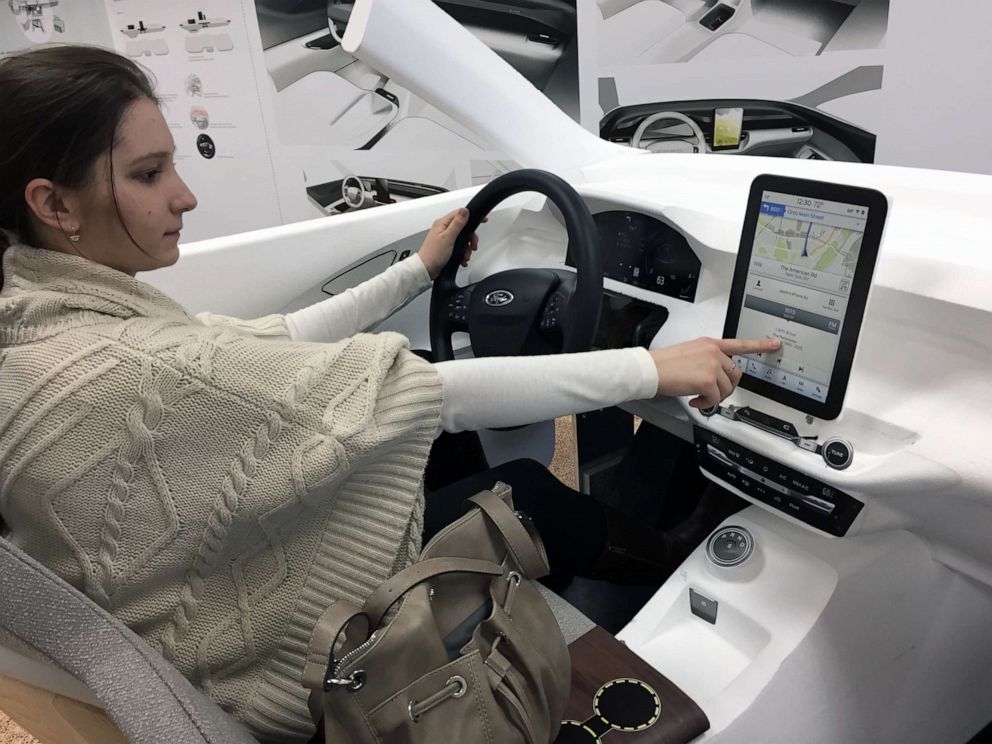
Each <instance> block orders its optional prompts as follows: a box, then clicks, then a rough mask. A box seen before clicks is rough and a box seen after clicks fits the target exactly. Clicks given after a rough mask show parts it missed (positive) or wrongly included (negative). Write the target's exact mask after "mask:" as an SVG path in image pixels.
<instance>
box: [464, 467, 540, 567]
mask: <svg viewBox="0 0 992 744" xmlns="http://www.w3.org/2000/svg"><path fill="white" fill-rule="evenodd" d="M500 487H502V488H504V489H507V490H508V489H509V486H506V485H505V484H503V483H497V484H496V486H495V487H494V490H492V491H480V492H479V493H477V494H476V495H475V496H473V497H472V498H470V499H469V501H470V502H472V503H473V504H475V505H476V506H477V507H479V508H480V509H482V511H483V513H484V514H485V515H486V516H487V517H488V518H489V521H490V522H492V523H493V526H495V527H496V529H497V530H499V532H500V534H501V535H502V536H503V540H504V541H505V542H506V546H507V547H508V548H509V549H510V553H511V554H512V555H513V558H514V560H515V561H516V562H517V565H518V566H519V567H520V570H521V571H522V572H523V574H524V575H525V576H526V577H527V578H528V579H530V580H531V581H534V580H536V579H539V578H541V577H542V576H547V575H548V572H549V571H550V568H549V567H548V557H547V554H546V553H545V552H544V546H543V545H541V544H540V543H539V542H538V541H536V540H535V539H534V538H533V537H532V536H531V534H530V532H528V531H527V528H526V527H524V525H523V524H522V523H521V521H520V518H519V517H518V516H517V515H516V513H514V511H513V510H512V509H510V507H509V506H507V504H506V502H505V501H503V499H502V498H500V496H499V495H498V493H496V491H497V490H499V492H500V493H502V491H501V490H500Z"/></svg>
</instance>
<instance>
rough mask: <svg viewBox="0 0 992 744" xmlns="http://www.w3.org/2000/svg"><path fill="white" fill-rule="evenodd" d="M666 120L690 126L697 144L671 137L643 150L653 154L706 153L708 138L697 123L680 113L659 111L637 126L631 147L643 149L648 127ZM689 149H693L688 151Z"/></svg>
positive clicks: (653, 143)
mask: <svg viewBox="0 0 992 744" xmlns="http://www.w3.org/2000/svg"><path fill="white" fill-rule="evenodd" d="M664 119H674V120H675V121H679V122H681V123H683V124H685V125H686V126H688V127H689V129H691V130H692V136H693V137H694V138H695V139H696V142H695V143H692V142H690V141H688V140H687V139H685V138H684V137H669V138H666V139H664V140H659V141H657V142H652V143H651V144H650V145H648V146H647V147H643V148H641V149H643V150H650V151H651V152H700V153H705V152H706V136H705V135H704V134H703V130H702V129H700V128H699V125H698V124H697V123H696V122H694V121H693V120H692V119H690V118H689V117H688V116H686V115H685V114H680V113H679V112H678V111H659V112H658V113H656V114H651V116H649V117H647V118H646V119H645V120H644V121H642V122H641V123H640V124H638V125H637V129H636V130H635V131H634V136H633V137H631V138H630V146H631V147H641V138H642V137H643V136H644V133H645V132H647V131H648V127H650V126H651V125H652V124H656V123H658V122H659V121H663V120H664ZM687 147H690V148H692V149H691V150H687V149H686V148H687Z"/></svg>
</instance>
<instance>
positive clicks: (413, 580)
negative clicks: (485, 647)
mask: <svg viewBox="0 0 992 744" xmlns="http://www.w3.org/2000/svg"><path fill="white" fill-rule="evenodd" d="M450 573H471V574H483V575H487V576H502V575H503V567H502V566H500V565H499V564H498V563H494V562H493V561H483V560H478V559H476V558H427V559H425V560H422V561H419V562H417V563H414V564H413V565H412V566H408V567H407V568H404V569H403V570H402V571H400V572H399V573H397V574H394V575H393V576H391V577H390V578H389V579H387V580H386V581H384V582H383V583H382V584H380V585H379V588H378V589H376V590H375V591H374V592H372V595H371V596H370V597H369V598H368V599H367V600H365V606H364V607H362V612H363V613H364V614H365V616H366V617H367V618H368V620H369V631H370V632H371V631H372V630H375V629H376V628H378V627H379V623H381V622H382V618H383V616H384V615H385V614H386V613H387V612H388V611H389V608H390V607H392V606H393V605H394V604H395V603H396V601H397V600H399V599H400V598H401V597H402V596H403V595H404V594H406V593H407V592H408V591H410V590H411V589H412V588H413V587H415V586H417V584H422V583H423V582H425V581H427V580H428V579H432V578H434V577H435V576H441V575H443V574H450Z"/></svg>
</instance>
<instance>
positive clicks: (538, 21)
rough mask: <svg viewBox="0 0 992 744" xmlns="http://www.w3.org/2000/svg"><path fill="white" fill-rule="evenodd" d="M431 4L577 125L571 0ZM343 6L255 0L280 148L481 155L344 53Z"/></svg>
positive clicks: (468, 137) (448, 121)
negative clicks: (297, 146)
mask: <svg viewBox="0 0 992 744" xmlns="http://www.w3.org/2000/svg"><path fill="white" fill-rule="evenodd" d="M435 2H436V3H437V5H438V6H439V7H440V8H441V9H443V10H444V11H446V12H447V13H448V14H449V15H451V16H452V17H453V18H454V19H455V20H457V21H459V22H460V23H462V24H463V25H464V26H465V27H466V28H468V29H469V30H470V31H472V32H473V33H474V34H475V35H476V36H477V37H479V38H480V39H481V40H482V41H483V42H484V43H485V44H487V45H488V46H489V47H490V48H491V49H492V50H493V51H495V52H496V53H497V54H498V55H499V56H500V57H502V58H503V59H505V60H506V61H507V62H509V63H510V64H511V65H513V67H514V68H515V69H516V70H517V71H518V72H520V73H521V74H522V75H523V76H524V77H525V78H527V80H529V81H530V82H531V83H533V85H534V86H535V87H537V88H538V90H540V91H542V92H543V93H544V94H545V95H547V96H548V97H549V98H551V100H552V101H554V102H555V103H556V104H557V105H558V106H559V107H560V108H561V109H562V110H564V111H565V112H566V113H568V114H569V115H570V116H572V117H573V118H575V119H578V117H579V76H578V40H577V34H576V8H575V0H515V1H514V2H513V3H493V2H489V1H488V0H435ZM353 5H354V3H353V2H345V1H344V0H331V1H330V2H328V1H327V0H255V9H256V12H257V15H258V24H259V30H260V32H261V37H262V46H263V48H264V59H265V67H266V69H267V71H268V76H269V79H270V81H271V83H272V86H273V91H274V103H275V110H276V116H277V119H278V127H279V137H280V140H281V141H282V143H283V144H287V145H323V146H330V147H344V148H349V149H353V150H373V149H375V150H379V151H382V150H389V151H397V150H398V151H405V152H414V151H423V150H434V151H439V150H441V151H445V152H449V153H458V154H460V155H462V156H464V157H472V156H476V155H478V154H479V153H480V152H484V151H486V150H487V145H486V143H485V142H482V141H481V140H480V138H479V136H478V135H477V134H475V133H474V132H472V131H470V130H468V129H467V128H466V127H464V126H463V125H461V124H460V123H459V122H457V121H455V120H454V119H452V118H451V117H449V116H447V115H446V114H444V113H442V112H441V111H440V110H438V109H437V108H435V107H434V106H431V105H430V104H428V103H427V102H425V101H424V100H422V99H420V98H419V97H417V96H416V95H414V94H413V93H411V92H410V91H409V90H407V89H406V88H404V87H403V86H402V85H400V84H399V83H398V82H397V81H395V80H392V79H390V78H389V77H388V76H386V75H383V74H382V73H380V72H379V71H377V70H374V69H372V68H371V67H369V66H368V65H366V64H365V63H363V62H361V61H360V60H358V59H356V58H355V57H353V56H352V55H350V54H348V53H347V52H345V51H344V49H343V48H342V46H341V38H342V36H343V34H344V32H345V30H346V28H347V24H348V19H349V18H350V15H351V10H352V7H353ZM466 63H468V62H466Z"/></svg>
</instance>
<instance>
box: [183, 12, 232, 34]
mask: <svg viewBox="0 0 992 744" xmlns="http://www.w3.org/2000/svg"><path fill="white" fill-rule="evenodd" d="M230 23H231V19H230V18H207V16H206V15H205V14H204V13H203V11H202V10H201V11H197V13H196V18H189V19H187V20H186V21H185V22H184V23H180V24H179V27H180V28H183V29H185V30H186V31H189V32H190V33H192V34H195V33H196V32H197V31H200V30H202V29H205V28H220V27H221V26H228V25H230Z"/></svg>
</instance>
